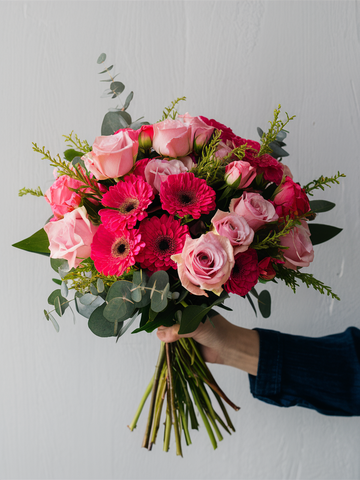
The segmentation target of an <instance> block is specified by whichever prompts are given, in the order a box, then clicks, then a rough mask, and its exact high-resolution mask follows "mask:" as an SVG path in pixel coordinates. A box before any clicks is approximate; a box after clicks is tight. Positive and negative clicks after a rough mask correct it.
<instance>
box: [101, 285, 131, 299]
mask: <svg viewBox="0 0 360 480" xmlns="http://www.w3.org/2000/svg"><path fill="white" fill-rule="evenodd" d="M131 288H132V283H131V282H128V281H127V280H119V281H117V282H115V283H113V284H112V285H111V287H110V289H109V291H108V294H107V296H106V301H107V302H110V301H111V300H112V299H113V298H117V297H126V298H128V299H131Z"/></svg>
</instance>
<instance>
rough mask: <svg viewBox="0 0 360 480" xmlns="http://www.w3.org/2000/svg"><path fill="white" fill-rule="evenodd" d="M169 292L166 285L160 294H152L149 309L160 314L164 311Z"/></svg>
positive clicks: (168, 285)
mask: <svg viewBox="0 0 360 480" xmlns="http://www.w3.org/2000/svg"><path fill="white" fill-rule="evenodd" d="M169 290H170V284H169V283H168V284H167V285H166V286H165V288H164V289H163V290H161V291H160V292H154V294H153V296H152V298H151V309H152V310H154V312H162V311H163V310H165V308H166V307H167V304H168V298H167V295H168V293H169Z"/></svg>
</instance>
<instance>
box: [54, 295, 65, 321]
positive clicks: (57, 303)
mask: <svg viewBox="0 0 360 480" xmlns="http://www.w3.org/2000/svg"><path fill="white" fill-rule="evenodd" d="M54 307H55V312H56V313H57V314H58V315H59V317H62V314H63V310H62V308H61V301H60V297H56V298H55V300H54Z"/></svg>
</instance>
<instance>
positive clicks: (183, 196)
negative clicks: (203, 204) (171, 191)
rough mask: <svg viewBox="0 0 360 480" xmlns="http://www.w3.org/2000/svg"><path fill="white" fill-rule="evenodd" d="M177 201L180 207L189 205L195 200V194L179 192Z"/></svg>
mask: <svg viewBox="0 0 360 480" xmlns="http://www.w3.org/2000/svg"><path fill="white" fill-rule="evenodd" d="M179 200H180V202H181V204H182V205H191V204H192V203H194V201H195V200H196V195H195V192H179Z"/></svg>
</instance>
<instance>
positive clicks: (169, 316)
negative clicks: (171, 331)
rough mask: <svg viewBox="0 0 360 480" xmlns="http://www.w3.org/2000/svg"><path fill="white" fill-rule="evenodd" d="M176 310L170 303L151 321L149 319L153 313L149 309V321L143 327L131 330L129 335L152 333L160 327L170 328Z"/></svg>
mask: <svg viewBox="0 0 360 480" xmlns="http://www.w3.org/2000/svg"><path fill="white" fill-rule="evenodd" d="M177 308H178V307H177V306H176V305H175V304H174V303H170V304H169V305H168V308H167V309H166V310H164V311H162V312H160V313H158V314H156V317H155V319H153V320H152V319H151V317H152V314H153V312H152V310H151V309H150V310H149V316H148V318H149V320H148V321H147V322H146V323H145V325H142V326H141V327H139V328H137V329H135V330H133V331H132V332H131V333H139V332H143V331H145V332H148V333H150V332H152V331H154V330H155V329H156V328H158V327H160V326H161V325H163V326H165V327H171V325H173V324H174V318H175V313H176V310H177ZM143 315H144V313H143ZM141 323H142V319H141ZM141 323H140V325H141Z"/></svg>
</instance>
